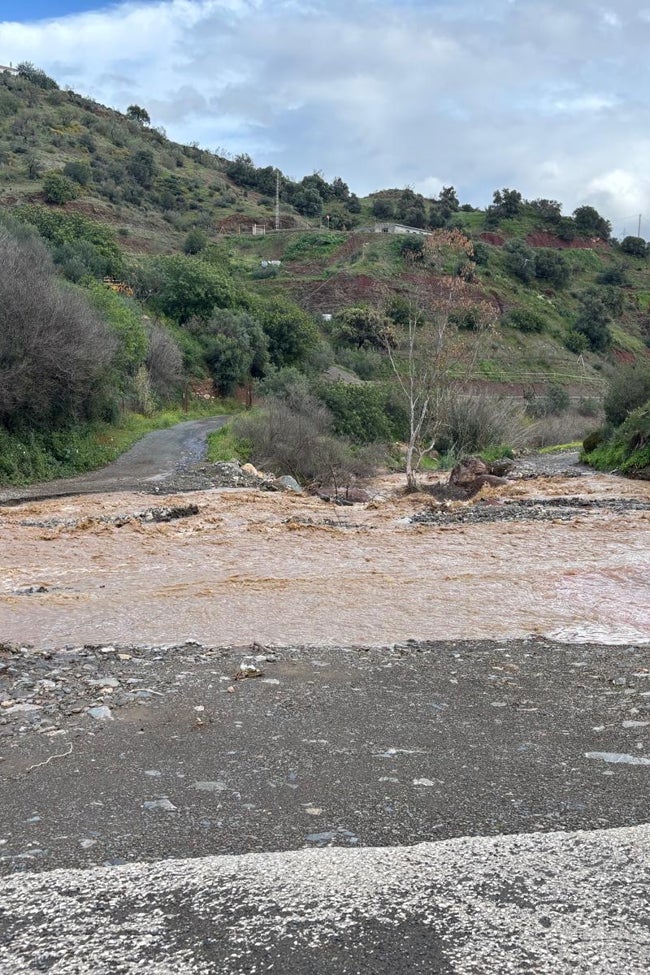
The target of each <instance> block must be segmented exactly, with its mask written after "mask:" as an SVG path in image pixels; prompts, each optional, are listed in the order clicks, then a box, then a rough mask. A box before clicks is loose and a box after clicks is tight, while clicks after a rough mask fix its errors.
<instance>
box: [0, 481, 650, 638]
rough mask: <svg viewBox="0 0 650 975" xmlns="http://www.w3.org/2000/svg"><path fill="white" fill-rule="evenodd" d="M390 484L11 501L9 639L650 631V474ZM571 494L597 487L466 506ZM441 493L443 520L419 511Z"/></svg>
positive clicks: (5, 514)
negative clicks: (508, 512) (478, 511)
mask: <svg viewBox="0 0 650 975" xmlns="http://www.w3.org/2000/svg"><path fill="white" fill-rule="evenodd" d="M395 487H396V482H395V481H391V479H386V480H385V481H384V482H382V483H380V484H379V485H378V489H379V492H380V493H379V495H378V497H377V498H376V499H375V500H374V501H372V502H370V503H369V504H365V505H355V506H352V507H343V508H340V507H335V506H333V505H331V504H327V503H325V502H322V501H320V500H318V499H315V498H309V497H300V496H294V495H287V494H268V493H263V492H260V491H256V490H213V491H204V492H196V493H193V494H191V495H187V494H185V495H176V496H169V497H163V498H155V499H152V497H151V495H150V494H148V495H147V494H110V495H108V494H107V495H90V496H85V497H72V498H70V497H68V498H63V499H55V500H49V501H33V502H28V503H25V504H22V505H18V506H16V507H8V508H2V509H0V553H1V554H0V613H1V619H2V640H4V641H19V642H23V643H37V644H41V645H45V646H49V645H51V646H60V645H62V644H66V643H80V642H83V643H94V642H96V643H100V642H102V643H105V642H114V643H133V642H142V643H165V644H171V643H178V642H182V641H183V640H186V639H194V640H198V641H200V642H201V643H203V644H210V645H221V644H235V645H237V644H248V643H250V642H252V641H258V642H260V643H265V644H274V643H275V644H285V645H286V644H291V643H296V644H301V645H304V644H321V645H341V644H347V645H350V644H361V645H364V644H375V645H376V644H384V643H392V642H395V641H403V640H406V639H409V638H411V637H417V638H418V639H420V640H424V639H461V638H470V639H479V638H485V639H487V638H497V639H507V638H514V637H522V636H526V635H529V634H540V635H544V636H548V637H553V638H556V639H560V640H564V641H575V642H580V641H600V642H604V643H626V642H630V643H638V642H645V641H648V640H650V583H649V580H650V532H649V529H650V510H648V502H650V483H648V482H641V481H639V482H633V481H625V480H623V479H620V478H615V477H611V476H606V475H597V474H587V475H584V476H581V477H574V478H569V477H555V478H538V479H533V480H528V481H519V482H513V483H512V484H510V485H508V486H507V487H505V488H501V489H498V493H497V492H496V491H493V493H492V494H490V493H489V492H488V494H487V495H485V496H483V497H482V498H479V499H478V500H477V501H475V502H473V503H469V504H468V503H452V504H451V505H448V506H447V507H446V508H444V509H440V508H439V507H438V506H437V505H436V504H435V502H433V501H432V499H431V498H430V497H428V496H426V495H425V494H419V495H415V496H411V497H403V496H399V495H395V494H393V493H391V492H392V491H394V489H395ZM562 497H565V498H569V499H574V500H576V499H582V500H583V501H586V502H588V504H585V505H583V506H582V507H580V506H576V507H574V508H573V509H571V510H570V511H569V512H568V514H567V513H566V512H564V514H561V513H560V511H559V509H558V514H557V516H555V514H554V512H553V510H549V511H547V512H546V516H545V518H544V520H535V519H534V518H532V517H530V518H529V517H525V518H520V517H516V516H513V517H512V518H509V517H503V518H500V519H499V518H497V519H495V520H490V519H489V518H487V519H485V520H483V521H476V522H472V521H467V523H465V522H463V520H462V517H464V515H463V512H466V511H467V510H468V509H469V508H470V507H471V506H472V504H474V505H475V504H481V505H483V506H484V507H485V506H486V505H493V506H494V507H495V510H496V509H497V508H498V509H499V510H501V508H503V509H504V510H505V507H506V506H507V505H508V504H510V503H512V502H514V501H517V500H528V501H531V500H535V499H538V500H545V501H546V502H548V501H549V500H550V499H554V498H555V499H559V498H562ZM190 500H191V502H192V503H193V504H195V505H196V506H197V507H198V513H196V514H192V515H189V516H187V517H183V518H178V519H176V520H174V521H170V522H168V523H158V522H154V521H147V519H146V517H143V518H140V519H138V518H134V517H132V516H135V515H139V514H140V515H141V514H142V513H143V512H145V511H146V510H147V509H148V508H150V507H151V506H152V504H156V505H174V504H178V505H187V504H188V502H189V501H190ZM635 500H636V501H638V502H641V504H640V505H639V506H638V507H637V508H635V507H633V505H632V504H631V502H634V501H635ZM598 501H601V502H602V501H605V502H607V503H606V504H600V505H598V504H597V503H594V502H598ZM619 502H620V504H619ZM441 510H442V512H443V517H442V520H440V521H439V522H438V523H435V524H427V523H413V522H412V521H411V520H410V519H411V517H412V516H414V515H417V514H418V513H421V512H423V511H425V512H426V511H438V512H440V511H441ZM458 512H460V515H461V516H462V517H460V518H459V517H456V518H454V517H450V518H449V519H448V520H447V521H446V520H445V519H446V517H447V513H450V514H452V515H453V514H454V513H458Z"/></svg>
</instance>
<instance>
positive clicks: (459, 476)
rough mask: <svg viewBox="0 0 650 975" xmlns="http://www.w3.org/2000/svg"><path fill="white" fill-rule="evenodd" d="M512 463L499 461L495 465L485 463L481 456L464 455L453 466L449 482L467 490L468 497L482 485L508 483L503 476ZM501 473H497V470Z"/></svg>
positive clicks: (495, 485) (491, 485)
mask: <svg viewBox="0 0 650 975" xmlns="http://www.w3.org/2000/svg"><path fill="white" fill-rule="evenodd" d="M511 469H512V465H509V464H508V462H507V461H503V460H501V461H499V462H498V463H497V464H496V465H495V466H494V467H493V466H490V465H488V464H486V463H485V461H483V460H481V458H480V457H464V458H463V460H461V461H459V462H458V463H457V464H456V466H455V467H454V468H452V471H451V474H450V475H449V484H450V485H451V486H452V487H455V488H460V489H461V490H463V491H465V492H466V495H467V497H470V498H471V497H473V496H474V495H475V494H478V492H479V491H480V490H481V488H482V487H485V486H486V485H489V486H490V487H499V486H502V485H504V484H507V483H508V481H507V480H506V478H505V477H504V476H503V475H504V474H505V473H507V472H508V471H509V470H511ZM497 470H498V471H499V472H500V473H495V472H496V471H497Z"/></svg>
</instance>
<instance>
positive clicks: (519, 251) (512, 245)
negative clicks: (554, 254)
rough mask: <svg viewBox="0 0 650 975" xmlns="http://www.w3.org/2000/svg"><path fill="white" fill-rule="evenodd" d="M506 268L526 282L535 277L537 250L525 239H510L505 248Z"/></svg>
mask: <svg viewBox="0 0 650 975" xmlns="http://www.w3.org/2000/svg"><path fill="white" fill-rule="evenodd" d="M503 254H504V263H505V267H506V270H507V271H509V273H510V274H512V275H514V277H516V278H519V280H520V281H523V282H524V284H529V283H530V282H531V281H532V280H533V278H534V277H535V251H534V250H533V248H532V247H529V246H528V244H525V243H524V242H523V240H509V241H508V242H507V243H506V244H505V245H504V248H503Z"/></svg>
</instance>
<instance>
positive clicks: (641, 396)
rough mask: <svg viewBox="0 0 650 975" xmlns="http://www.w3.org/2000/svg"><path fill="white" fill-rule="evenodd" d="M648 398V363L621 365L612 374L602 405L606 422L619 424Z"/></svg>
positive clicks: (649, 372)
mask: <svg viewBox="0 0 650 975" xmlns="http://www.w3.org/2000/svg"><path fill="white" fill-rule="evenodd" d="M649 399H650V365H649V364H648V363H645V362H644V363H636V364H634V365H629V366H622V367H621V368H619V369H617V371H616V372H615V373H614V374H613V375H612V377H611V379H610V381H609V387H608V390H607V393H606V394H605V400H604V403H603V407H604V410H605V417H606V418H607V422H608V423H611V424H612V425H613V426H619V425H620V424H621V423H623V421H624V420H625V418H626V417H627V415H628V414H629V413H631V412H632V411H633V410H635V409H637V407H639V406H642V405H643V404H644V403H645V402H646V401H647V400H649Z"/></svg>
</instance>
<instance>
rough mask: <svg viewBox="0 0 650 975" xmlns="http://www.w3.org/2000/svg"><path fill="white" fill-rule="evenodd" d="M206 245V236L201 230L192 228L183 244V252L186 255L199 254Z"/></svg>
mask: <svg viewBox="0 0 650 975" xmlns="http://www.w3.org/2000/svg"><path fill="white" fill-rule="evenodd" d="M207 244H208V238H207V235H206V234H205V233H204V232H203V231H202V230H198V229H197V228H194V230H190V232H189V234H188V235H187V237H186V238H185V241H184V243H183V251H184V252H185V253H186V254H200V253H201V251H203V250H205V248H206V247H207Z"/></svg>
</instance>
